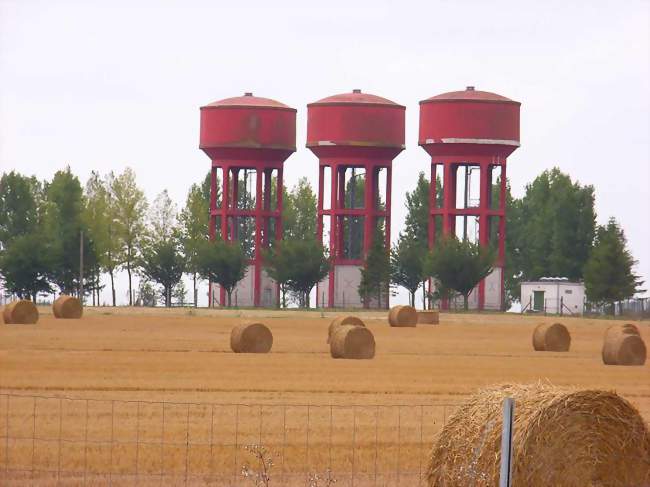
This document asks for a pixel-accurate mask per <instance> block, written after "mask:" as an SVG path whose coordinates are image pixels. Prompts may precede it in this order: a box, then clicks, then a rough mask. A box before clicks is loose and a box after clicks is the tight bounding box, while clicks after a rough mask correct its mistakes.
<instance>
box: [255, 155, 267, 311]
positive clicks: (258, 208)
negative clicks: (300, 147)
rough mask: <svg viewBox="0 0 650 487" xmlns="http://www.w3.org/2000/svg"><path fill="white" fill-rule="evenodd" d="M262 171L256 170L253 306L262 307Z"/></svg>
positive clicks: (258, 168)
mask: <svg viewBox="0 0 650 487" xmlns="http://www.w3.org/2000/svg"><path fill="white" fill-rule="evenodd" d="M263 184H264V181H263V180H262V171H261V170H260V167H259V166H258V167H257V169H256V170H255V250H254V252H253V272H254V274H253V306H255V307H258V306H259V305H260V291H261V289H260V288H261V287H262V223H263V222H262V197H263V195H262V185H263Z"/></svg>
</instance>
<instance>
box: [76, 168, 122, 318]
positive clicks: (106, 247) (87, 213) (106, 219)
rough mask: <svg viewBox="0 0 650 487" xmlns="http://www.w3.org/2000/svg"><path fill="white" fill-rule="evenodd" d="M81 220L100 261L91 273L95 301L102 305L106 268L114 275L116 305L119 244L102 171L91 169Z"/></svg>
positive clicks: (112, 281) (112, 290) (113, 295)
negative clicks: (101, 295) (103, 276)
mask: <svg viewBox="0 0 650 487" xmlns="http://www.w3.org/2000/svg"><path fill="white" fill-rule="evenodd" d="M82 219H83V222H84V225H85V227H86V228H87V229H88V236H89V238H90V239H91V240H92V242H93V244H94V246H95V252H96V253H97V262H96V265H95V266H94V268H93V269H92V272H93V274H94V276H93V277H94V280H95V281H96V282H97V284H98V285H97V286H95V288H94V289H93V291H94V293H93V304H94V303H95V293H96V295H97V296H96V301H97V303H98V304H99V291H100V290H101V286H100V285H99V281H100V273H101V271H106V272H107V273H108V274H109V275H110V278H111V293H112V297H113V306H115V281H114V272H115V268H116V267H117V265H118V264H117V262H116V261H115V256H116V254H117V252H118V250H119V249H118V247H117V245H116V241H115V238H114V234H113V219H114V217H113V214H112V208H111V205H110V198H109V191H108V187H107V184H106V181H105V180H104V179H102V178H101V176H100V175H99V173H97V172H96V171H92V172H91V174H90V178H88V181H87V182H86V187H85V189H84V209H83V215H82Z"/></svg>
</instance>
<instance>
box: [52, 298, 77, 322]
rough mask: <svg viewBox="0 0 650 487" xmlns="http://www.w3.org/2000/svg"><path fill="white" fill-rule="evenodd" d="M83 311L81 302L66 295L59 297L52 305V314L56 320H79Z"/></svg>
mask: <svg viewBox="0 0 650 487" xmlns="http://www.w3.org/2000/svg"><path fill="white" fill-rule="evenodd" d="M83 310H84V308H83V305H82V304H81V301H80V300H78V299H77V298H75V297H73V296H68V295H66V294H62V295H61V296H59V297H58V298H57V299H56V300H55V301H54V303H53V304H52V312H53V313H54V316H55V317H56V318H65V319H79V318H81V315H82V314H83Z"/></svg>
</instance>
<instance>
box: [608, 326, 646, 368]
mask: <svg viewBox="0 0 650 487" xmlns="http://www.w3.org/2000/svg"><path fill="white" fill-rule="evenodd" d="M646 356H647V350H646V346H645V342H644V341H643V338H641V334H640V333H639V328H638V327H637V326H636V325H634V324H632V323H626V324H624V325H613V326H610V327H609V328H608V329H607V330H606V331H605V338H604V341H603V350H602V357H603V363H604V364H605V365H643V364H645V361H646Z"/></svg>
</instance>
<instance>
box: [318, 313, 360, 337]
mask: <svg viewBox="0 0 650 487" xmlns="http://www.w3.org/2000/svg"><path fill="white" fill-rule="evenodd" d="M343 325H352V326H364V327H365V326H366V324H365V323H364V322H363V320H362V319H361V318H359V317H357V316H352V315H344V316H337V317H336V318H334V319H333V320H332V322H331V323H330V326H329V328H328V329H327V343H330V342H331V341H332V335H333V334H334V332H335V331H336V330H337V329H338V328H339V327H340V326H343Z"/></svg>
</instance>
